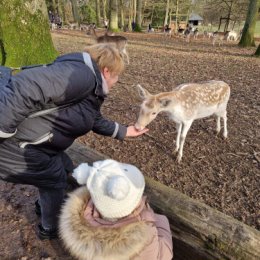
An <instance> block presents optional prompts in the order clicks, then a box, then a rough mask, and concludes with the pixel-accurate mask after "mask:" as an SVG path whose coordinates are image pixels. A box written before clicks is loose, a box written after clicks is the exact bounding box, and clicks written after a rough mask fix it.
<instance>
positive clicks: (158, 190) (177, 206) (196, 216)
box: [67, 143, 260, 260]
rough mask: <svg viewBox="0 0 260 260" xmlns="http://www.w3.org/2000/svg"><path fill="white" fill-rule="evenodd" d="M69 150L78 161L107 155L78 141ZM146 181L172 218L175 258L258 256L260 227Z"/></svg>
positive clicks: (153, 199) (158, 206)
mask: <svg viewBox="0 0 260 260" xmlns="http://www.w3.org/2000/svg"><path fill="white" fill-rule="evenodd" d="M67 152H68V153H69V155H70V157H71V158H72V160H73V162H74V163H75V165H78V164H79V163H82V162H89V163H91V162H94V161H97V160H103V159H107V157H106V156H104V155H102V154H100V153H98V152H96V151H94V150H92V149H89V148H88V147H86V146H83V145H80V144H78V143H74V144H73V145H72V146H71V148H69V149H68V150H67ZM145 182H146V188H145V194H146V195H147V196H148V199H149V203H150V205H151V206H152V208H153V209H154V210H155V211H156V212H158V213H161V214H164V215H166V216H167V218H168V219H169V222H170V226H171V230H172V236H173V250H174V260H187V259H188V260H219V259H229V260H249V259H250V260H258V259H259V255H260V232H259V231H257V230H256V229H253V228H251V227H249V226H247V225H245V224H243V223H242V222H239V221H238V220H235V219H233V218H231V217H229V216H226V215H225V214H223V213H221V212H219V211H217V210H215V209H213V208H210V207H209V206H207V205H205V204H203V203H201V202H199V201H196V200H194V199H191V198H189V197H188V196H186V195H184V194H182V193H180V192H179V191H176V190H174V189H172V188H170V187H167V186H165V185H163V184H161V183H159V182H157V181H154V180H152V179H151V178H149V177H146V178H145ZM148 260H149V259H148Z"/></svg>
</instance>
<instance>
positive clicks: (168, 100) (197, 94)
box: [135, 80, 230, 162]
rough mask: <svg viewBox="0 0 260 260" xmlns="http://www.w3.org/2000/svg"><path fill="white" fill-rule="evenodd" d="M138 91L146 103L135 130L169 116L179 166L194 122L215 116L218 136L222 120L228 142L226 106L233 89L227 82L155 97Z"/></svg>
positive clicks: (182, 87) (196, 85) (182, 88)
mask: <svg viewBox="0 0 260 260" xmlns="http://www.w3.org/2000/svg"><path fill="white" fill-rule="evenodd" d="M137 88H138V92H139V95H140V96H141V98H142V99H143V103H142V105H141V109H140V113H139V117H138V119H137V122H136V124H135V127H136V129H138V130H142V129H143V128H145V127H146V126H147V125H148V124H149V123H150V122H151V121H153V120H154V119H155V118H156V116H157V115H158V114H159V113H160V112H162V111H165V112H168V113H169V114H170V119H172V120H173V121H174V122H175V123H176V129H177V138H176V149H175V151H174V152H178V156H177V161H178V162H180V161H181V159H182V153H183V145H184V142H185V138H186V135H187V133H188V131H189V129H190V127H191V125H192V122H193V121H194V120H195V119H199V118H204V117H208V116H211V115H216V116H217V128H216V130H217V133H219V132H220V129H221V126H220V118H223V121H224V132H223V136H224V138H227V134H228V132H227V103H228V100H229V96H230V87H229V86H228V84H226V83H225V82H223V81H215V80H212V81H207V82H202V83H188V84H182V85H180V86H178V87H176V88H175V89H174V90H173V91H171V92H163V93H159V94H156V95H152V94H150V93H149V92H148V91H147V90H146V89H144V88H143V87H141V86H140V85H137Z"/></svg>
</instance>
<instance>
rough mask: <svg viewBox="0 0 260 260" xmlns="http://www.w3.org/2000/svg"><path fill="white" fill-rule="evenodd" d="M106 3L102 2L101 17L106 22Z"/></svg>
mask: <svg viewBox="0 0 260 260" xmlns="http://www.w3.org/2000/svg"><path fill="white" fill-rule="evenodd" d="M106 6H107V1H106V0H102V16H103V19H104V20H107V11H106Z"/></svg>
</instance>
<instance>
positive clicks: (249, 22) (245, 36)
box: [239, 0, 259, 47]
mask: <svg viewBox="0 0 260 260" xmlns="http://www.w3.org/2000/svg"><path fill="white" fill-rule="evenodd" d="M258 8H259V0H250V2H249V5H248V11H247V16H246V21H245V25H244V28H243V33H242V37H241V40H240V42H239V45H240V46H242V47H249V46H255V39H254V33H255V25H256V20H257V16H258Z"/></svg>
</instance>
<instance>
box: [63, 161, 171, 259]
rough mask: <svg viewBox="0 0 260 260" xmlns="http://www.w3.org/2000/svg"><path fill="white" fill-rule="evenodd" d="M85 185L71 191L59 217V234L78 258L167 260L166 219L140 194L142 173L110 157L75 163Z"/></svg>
mask: <svg viewBox="0 0 260 260" xmlns="http://www.w3.org/2000/svg"><path fill="white" fill-rule="evenodd" d="M73 176H74V178H75V179H76V180H77V181H78V183H79V184H82V185H86V186H83V187H81V188H78V189H77V190H75V191H74V192H73V193H71V194H70V196H69V198H68V199H67V201H66V202H65V204H64V205H63V208H62V212H61V216H60V224H59V230H60V236H61V238H62V240H63V242H64V244H65V246H66V248H67V249H68V250H69V251H70V253H71V254H72V255H73V256H74V257H76V258H77V259H79V260H86V259H88V260H103V259H104V260H127V259H131V260H141V259H142V260H144V259H148V260H155V259H156V260H170V259H172V257H173V250H172V236H171V231H170V226H169V222H168V219H167V218H166V217H165V216H163V215H159V214H155V213H154V211H153V210H152V209H151V208H150V206H149V204H148V202H147V201H146V197H145V196H144V195H143V191H144V187H145V180H144V176H143V174H142V173H141V172H140V171H139V170H138V169H137V168H136V167H135V166H133V165H129V164H124V163H119V162H117V161H114V160H104V161H97V162H95V163H94V164H93V166H89V165H88V164H87V163H83V164H80V165H79V166H78V167H77V168H76V169H75V170H74V172H73Z"/></svg>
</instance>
